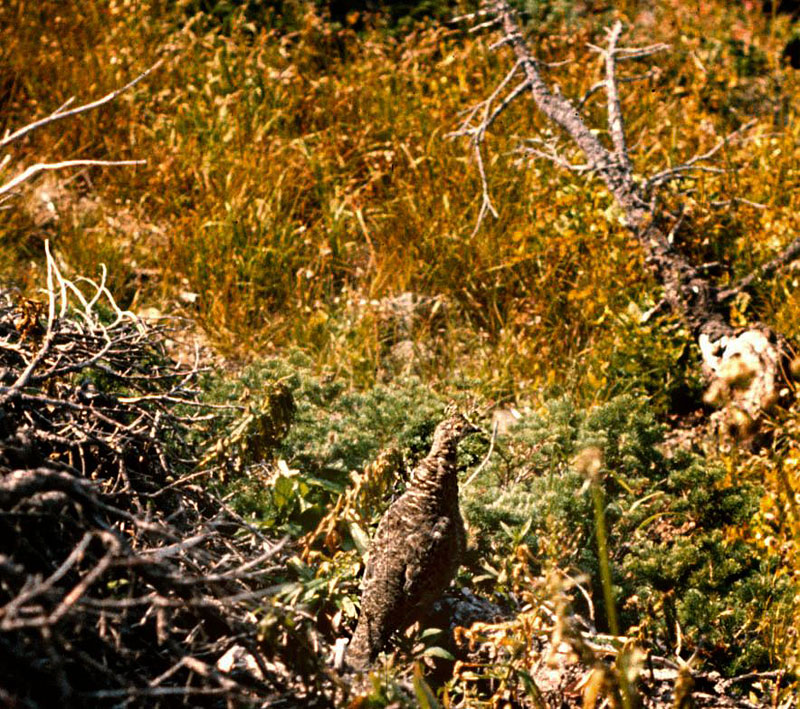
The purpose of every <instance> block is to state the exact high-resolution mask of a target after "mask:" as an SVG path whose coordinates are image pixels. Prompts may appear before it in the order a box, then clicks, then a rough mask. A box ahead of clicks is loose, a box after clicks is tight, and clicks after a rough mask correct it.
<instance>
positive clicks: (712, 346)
mask: <svg viewBox="0 0 800 709" xmlns="http://www.w3.org/2000/svg"><path fill="white" fill-rule="evenodd" d="M480 18H481V26H482V27H487V28H489V27H491V28H496V31H497V32H498V33H499V35H500V37H499V39H498V40H495V41H494V42H493V43H492V46H493V47H496V48H498V49H502V48H506V47H507V48H509V49H510V50H511V53H512V54H513V59H514V65H513V68H512V69H511V71H510V72H509V73H508V74H507V75H506V77H505V78H504V79H503V80H502V81H501V82H500V84H499V85H498V87H497V88H496V89H495V90H494V91H493V92H492V93H491V95H490V96H489V98H488V99H486V100H485V101H482V102H481V103H479V104H478V105H477V106H476V107H475V109H474V110H473V111H471V112H469V113H468V116H467V118H466V120H465V121H464V122H463V123H462V125H461V127H460V128H459V129H458V130H457V131H455V132H454V133H452V134H451V136H464V137H466V138H468V139H469V141H470V144H471V147H472V149H473V151H474V153H475V156H476V159H477V162H478V166H479V174H480V179H481V185H482V188H481V191H482V197H481V205H482V206H481V208H480V211H479V214H478V220H477V225H476V228H479V227H480V224H481V222H482V220H483V219H484V218H485V216H486V214H487V213H494V212H495V210H494V205H493V204H492V201H491V195H490V194H489V188H488V182H487V177H486V174H485V171H484V169H483V164H484V161H483V157H482V153H481V151H482V146H483V142H484V140H485V136H486V133H487V131H488V129H489V128H490V127H492V125H493V124H494V123H495V121H496V120H497V118H498V117H499V116H500V115H501V114H502V113H503V112H504V111H506V110H507V109H508V107H509V106H510V105H511V104H512V103H514V102H516V101H519V100H522V98H523V97H525V96H527V97H529V98H530V99H531V100H532V101H533V102H534V104H535V105H536V107H537V109H538V110H539V112H540V113H541V114H542V115H543V116H544V117H545V118H546V119H547V120H548V121H550V122H551V123H552V124H554V125H555V126H558V127H559V128H560V129H561V130H562V131H563V133H564V134H566V136H567V138H568V139H569V141H570V142H571V143H572V144H573V145H574V146H575V147H576V148H578V149H579V150H580V152H582V153H583V155H584V156H585V162H584V163H582V164H577V163H574V162H573V161H572V160H570V159H568V158H567V157H566V156H565V155H564V154H563V153H562V152H560V151H559V150H558V148H557V147H556V145H555V143H554V141H547V142H544V141H541V140H527V141H524V142H523V144H522V145H521V146H520V148H519V152H521V153H522V154H527V155H530V156H533V157H535V158H545V159H547V160H549V161H550V162H552V163H554V164H555V165H557V166H559V167H561V168H564V169H567V170H569V171H571V172H589V173H591V174H593V175H595V176H596V177H597V178H599V179H600V180H601V181H602V182H603V184H604V185H605V186H606V188H607V189H608V190H609V192H611V194H612V195H613V197H614V199H615V200H616V202H617V204H618V205H619V207H620V208H621V210H622V212H623V214H624V219H625V224H626V225H627V227H628V229H630V231H631V232H632V233H633V234H634V236H635V237H636V239H637V241H638V243H639V245H640V247H641V249H642V251H643V252H644V255H645V262H646V264H647V265H648V267H649V268H650V269H651V271H652V272H653V274H654V275H655V277H656V279H657V280H658V281H659V283H660V284H661V286H662V288H663V291H664V293H663V298H662V300H663V302H664V303H666V305H668V306H669V307H670V308H671V309H672V310H673V311H674V312H676V313H677V314H678V315H679V316H680V317H681V318H682V319H683V321H684V322H685V323H686V325H687V326H688V327H689V329H690V331H691V332H692V333H693V335H694V336H695V338H696V339H697V341H698V344H699V345H700V349H701V352H702V355H703V366H704V371H705V374H706V376H707V378H708V380H709V383H710V384H712V385H715V386H717V389H718V390H722V389H724V390H725V396H724V397H723V399H724V402H719V403H727V404H729V405H730V408H733V409H735V410H736V411H737V412H738V413H737V416H738V418H739V421H738V423H737V427H738V428H739V429H742V428H744V429H748V428H752V424H754V423H755V422H757V421H758V419H759V418H760V417H761V415H762V412H763V411H764V409H768V408H769V407H770V406H772V405H773V404H774V403H775V402H776V401H777V400H778V398H779V390H781V387H782V386H783V385H782V376H783V375H782V372H783V371H784V367H783V365H784V363H785V360H786V359H787V358H788V356H789V354H790V353H789V348H788V346H787V344H786V342H785V340H784V338H783V337H781V336H780V335H779V334H778V333H775V332H774V331H773V330H771V329H770V328H769V327H767V326H766V325H763V324H762V323H752V324H751V325H749V326H747V327H745V328H739V329H737V328H734V327H733V326H731V325H730V322H729V313H728V310H727V303H728V302H729V301H730V300H731V299H732V298H733V297H734V296H735V295H736V294H738V293H739V292H742V291H744V290H747V289H750V288H751V287H752V286H753V285H754V284H755V283H756V282H757V281H758V280H760V279H763V278H767V277H769V276H771V275H773V274H774V273H776V272H778V271H779V270H780V269H782V268H784V267H785V266H787V265H788V264H789V263H791V262H792V261H794V260H796V259H798V258H800V240H797V241H795V242H792V244H790V245H789V246H788V247H787V248H786V249H785V250H784V251H783V252H782V253H781V254H780V255H779V256H778V257H776V258H775V259H773V260H772V261H770V262H768V263H766V264H764V265H762V266H761V267H759V268H757V269H755V270H754V271H753V273H751V274H749V275H748V276H746V277H744V278H742V279H741V280H740V281H738V282H737V283H736V284H734V285H733V286H729V287H727V288H720V287H718V286H717V285H716V284H715V283H713V282H712V280H711V278H710V275H709V272H708V270H707V269H705V268H703V267H702V266H695V265H694V264H692V263H691V262H690V261H689V260H688V259H687V258H686V257H685V256H684V255H683V254H681V253H680V252H679V251H678V250H677V249H676V248H675V246H674V241H675V240H674V238H673V237H674V231H675V230H677V228H678V226H679V222H678V223H676V225H675V228H674V229H672V230H670V229H668V228H667V227H666V226H665V224H666V223H667V222H668V219H667V217H668V215H666V214H660V213H658V212H657V211H656V205H657V203H658V200H657V194H658V190H659V188H661V187H663V186H664V185H665V184H667V183H669V182H672V181H674V180H678V179H682V178H683V177H685V176H686V175H688V174H689V173H693V172H721V171H722V169H721V168H719V167H716V166H714V165H708V164H705V163H707V162H709V161H710V160H712V159H713V158H714V157H715V156H716V155H717V154H718V153H719V152H720V151H721V150H722V149H723V148H724V147H725V146H727V145H729V144H730V143H731V141H733V140H739V139H741V136H742V134H743V133H745V132H746V131H747V130H748V129H749V128H750V126H751V125H752V122H750V123H747V124H745V125H743V126H741V127H740V128H739V129H738V130H736V131H734V133H732V134H730V135H729V136H727V137H725V138H723V139H721V140H719V141H718V142H717V143H716V144H715V145H714V146H713V147H711V148H710V149H708V150H706V151H704V152H700V153H698V154H697V155H695V156H693V157H691V158H689V159H688V160H686V161H685V162H684V163H682V164H679V165H675V166H672V167H669V168H665V169H662V170H660V171H658V172H656V173H655V174H653V175H651V176H650V177H645V176H639V175H636V174H635V173H634V168H633V164H632V162H631V158H630V154H629V147H628V141H627V136H626V133H625V124H624V119H623V115H622V109H621V100H620V92H619V85H620V82H625V81H626V79H624V78H623V79H619V77H618V72H617V64H618V63H619V62H620V61H625V60H629V59H641V58H644V57H649V56H652V55H654V54H656V53H658V52H662V51H664V50H665V49H667V48H668V45H664V44H653V45H650V46H646V47H639V48H637V47H631V48H628V47H621V46H620V44H619V43H620V40H621V37H622V33H623V25H622V23H620V22H616V23H615V24H614V25H613V26H612V27H611V28H610V29H609V30H608V31H607V41H606V44H605V46H603V47H600V46H596V45H590V49H591V50H592V51H595V52H597V53H599V54H600V55H601V57H602V59H603V65H604V72H605V78H604V79H603V80H602V81H599V82H597V83H596V84H594V85H593V86H592V87H591V88H590V89H589V91H588V92H586V94H585V95H584V96H583V98H582V99H581V100H580V101H579V102H578V104H577V106H578V108H576V107H575V106H573V104H572V103H571V102H570V100H569V99H568V98H566V97H565V96H564V95H562V94H561V92H560V91H559V90H557V89H556V88H551V87H550V86H549V85H548V84H547V82H546V81H545V80H544V78H543V77H542V74H541V71H540V69H541V67H542V66H543V65H542V63H541V62H540V61H539V59H538V58H537V57H536V55H535V53H534V51H533V50H532V48H531V47H530V46H529V44H528V42H527V41H526V39H525V37H524V36H523V33H522V30H521V26H520V21H519V17H518V15H517V12H516V11H515V10H514V9H513V8H512V7H511V5H510V4H509V3H508V0H486V1H485V2H484V4H483V6H482V8H481V14H480ZM517 74H521V75H522V76H523V80H522V82H520V83H519V84H518V85H517V86H516V88H515V89H513V91H512V92H511V93H509V94H508V95H507V96H506V97H505V98H504V99H500V96H501V94H502V92H503V90H504V89H505V87H506V86H507V85H508V84H509V82H510V80H511V77H513V76H516V75H517ZM634 78H638V77H629V79H634ZM600 90H604V91H605V93H606V98H607V106H606V117H607V123H606V126H605V127H604V128H605V130H606V131H607V133H608V135H609V136H610V139H611V140H610V142H611V146H610V147H606V145H604V144H603V142H602V140H601V138H600V134H601V131H597V130H592V129H591V128H590V127H589V125H588V124H587V122H586V120H585V119H584V118H583V117H582V116H581V114H580V112H579V110H580V108H581V107H582V106H583V105H584V104H585V103H586V101H587V100H588V99H589V97H590V96H592V95H594V94H595V93H597V92H598V91H600ZM498 101H499V103H498ZM495 104H496V105H495ZM679 221H680V220H679Z"/></svg>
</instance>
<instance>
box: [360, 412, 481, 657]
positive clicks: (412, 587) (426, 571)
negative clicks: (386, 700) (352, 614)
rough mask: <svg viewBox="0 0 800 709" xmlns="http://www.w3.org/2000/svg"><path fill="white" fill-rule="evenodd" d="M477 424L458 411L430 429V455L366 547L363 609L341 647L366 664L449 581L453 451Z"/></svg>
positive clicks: (454, 545) (458, 553)
mask: <svg viewBox="0 0 800 709" xmlns="http://www.w3.org/2000/svg"><path fill="white" fill-rule="evenodd" d="M478 430H479V429H478V428H476V427H475V426H473V425H472V424H471V423H470V422H469V420H468V419H467V418H466V416H464V415H463V414H460V413H455V414H451V415H450V416H449V417H448V418H447V419H445V420H444V421H442V422H441V423H440V424H439V425H438V426H437V427H436V430H435V431H434V434H433V444H432V445H431V450H430V453H429V454H428V455H427V456H426V457H425V458H424V459H423V460H422V461H420V463H419V464H418V465H417V466H416V468H415V469H414V470H413V471H412V474H411V477H410V480H409V483H408V486H407V487H406V490H405V492H404V493H403V494H402V495H401V496H400V497H399V498H398V499H397V500H395V502H394V503H392V505H391V506H390V507H389V509H388V510H387V511H386V513H385V514H384V515H383V517H382V518H381V521H380V523H379V524H378V528H377V530H376V532H375V536H374V538H373V540H372V542H371V544H370V547H369V556H368V559H367V564H366V569H365V572H364V584H363V591H362V594H361V612H360V615H359V618H358V622H357V624H356V629H355V631H354V633H353V636H352V639H351V640H350V644H349V646H348V649H347V653H346V658H345V659H346V662H347V664H348V665H349V666H350V667H351V668H354V669H365V668H367V667H368V666H369V665H371V664H372V663H373V662H374V661H375V659H376V658H377V656H378V653H379V652H380V651H381V650H382V649H383V648H384V646H385V645H386V643H387V642H388V640H389V638H390V637H391V636H392V634H393V633H394V632H395V631H397V630H403V629H405V628H407V627H408V626H409V625H411V624H412V623H414V622H416V621H417V620H420V619H421V617H422V616H423V615H424V612H425V611H426V610H430V606H431V605H432V604H433V603H434V602H435V601H436V600H437V599H438V598H439V597H440V596H441V595H442V593H443V591H444V590H445V589H446V588H447V586H448V585H449V584H450V581H451V580H452V579H453V576H454V575H455V572H456V570H457V569H458V567H459V565H460V563H461V558H462V557H463V555H464V552H465V550H466V534H465V532H464V520H463V519H462V517H461V511H460V510H459V506H458V478H457V471H456V449H457V446H458V443H459V441H461V439H462V438H464V436H466V435H469V434H470V433H476V432H477V431H478Z"/></svg>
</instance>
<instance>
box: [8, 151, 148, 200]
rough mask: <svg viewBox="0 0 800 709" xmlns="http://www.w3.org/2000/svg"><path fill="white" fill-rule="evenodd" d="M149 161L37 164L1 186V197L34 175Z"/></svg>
mask: <svg viewBox="0 0 800 709" xmlns="http://www.w3.org/2000/svg"><path fill="white" fill-rule="evenodd" d="M145 164H147V160H63V161H62V162H37V163H35V164H34V165H31V166H30V167H28V168H26V169H25V170H23V171H22V172H21V173H19V174H18V175H17V176H16V177H12V178H11V179H10V180H9V181H8V182H6V183H5V184H4V185H0V197H2V196H3V195H5V194H8V193H9V192H11V191H12V190H14V189H15V188H16V187H19V186H20V185H21V184H22V183H23V182H25V181H27V180H29V179H31V177H33V176H34V175H38V174H39V173H40V172H45V171H48V170H63V169H65V168H70V167H111V166H118V165H145Z"/></svg>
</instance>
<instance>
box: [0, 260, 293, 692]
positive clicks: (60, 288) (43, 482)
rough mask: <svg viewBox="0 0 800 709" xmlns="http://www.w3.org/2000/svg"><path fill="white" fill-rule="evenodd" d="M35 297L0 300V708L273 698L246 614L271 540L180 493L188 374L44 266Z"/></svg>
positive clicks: (270, 672) (188, 467)
mask: <svg viewBox="0 0 800 709" xmlns="http://www.w3.org/2000/svg"><path fill="white" fill-rule="evenodd" d="M47 290H48V293H47V299H46V302H44V303H36V302H33V301H29V300H25V299H23V298H20V297H17V296H16V295H14V294H13V293H12V292H10V291H0V385H1V386H0V705H4V706H15V707H36V706H62V707H65V706H106V705H114V706H142V705H146V706H166V705H170V706H172V705H176V704H182V705H183V704H188V705H191V706H207V705H212V706H216V705H222V706H225V705H230V704H231V702H233V703H234V704H235V705H237V706H242V705H245V704H250V703H263V702H264V701H265V700H274V699H276V698H279V697H281V696H283V697H286V696H287V695H286V690H285V687H284V686H283V685H282V684H281V681H280V680H279V679H278V677H277V672H276V666H275V665H274V664H271V663H269V662H267V661H266V660H265V659H264V657H265V655H266V652H265V651H264V649H263V648H261V647H259V646H258V639H257V636H258V633H257V626H256V623H255V620H254V616H253V615H252V613H251V610H252V609H253V607H254V605H255V604H256V603H257V602H258V599H259V598H264V597H265V596H267V595H269V594H270V593H271V592H272V590H271V589H270V588H269V578H270V575H271V574H272V573H274V571H275V569H276V567H277V564H278V563H279V562H280V560H281V559H280V544H275V543H273V542H272V541H271V540H268V539H266V538H265V537H263V536H261V535H260V534H259V533H258V532H257V531H256V530H254V529H252V528H250V527H248V526H247V525H246V524H245V523H244V522H243V521H242V520H241V519H240V518H238V517H237V516H236V515H235V514H234V513H233V512H230V511H228V510H227V508H226V506H225V505H224V504H223V503H222V502H221V501H219V500H217V499H215V498H214V497H213V495H212V494H211V493H210V492H208V491H206V490H204V489H202V488H201V487H199V486H197V485H196V484H195V483H197V482H198V480H197V477H198V472H197V471H196V463H197V458H196V456H195V452H194V448H195V447H196V446H194V445H193V443H192V435H194V434H193V431H196V430H197V429H198V426H199V424H201V423H202V422H203V421H208V420H210V419H211V418H212V417H214V416H216V415H218V414H220V413H221V412H220V411H215V410H214V409H213V408H210V407H208V406H206V405H203V404H201V402H200V401H199V397H198V391H197V390H195V389H193V388H192V387H193V386H194V384H193V382H194V380H195V378H196V376H197V374H198V371H199V370H198V367H197V366H188V367H187V366H179V365H176V364H175V363H174V362H172V361H170V360H169V359H168V358H167V357H166V355H165V352H164V345H163V339H164V337H163V332H162V331H159V330H158V329H154V328H151V327H148V326H145V325H144V324H143V323H142V322H141V321H139V320H138V319H137V318H136V317H135V316H133V315H132V314H131V313H127V312H123V311H121V310H120V309H119V308H118V307H117V306H116V304H115V303H114V300H113V298H111V296H110V294H109V293H108V291H107V290H106V288H105V286H104V285H103V284H102V283H100V284H95V283H92V282H91V281H80V282H77V284H76V283H72V282H70V281H68V280H66V279H65V278H63V277H62V276H61V274H60V273H59V270H58V268H57V266H56V264H55V262H54V261H53V259H52V258H51V257H49V254H48V289H47ZM87 293H89V295H87ZM234 660H235V661H234Z"/></svg>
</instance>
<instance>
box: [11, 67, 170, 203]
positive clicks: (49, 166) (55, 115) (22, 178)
mask: <svg viewBox="0 0 800 709" xmlns="http://www.w3.org/2000/svg"><path fill="white" fill-rule="evenodd" d="M162 63H163V60H159V61H157V62H156V63H155V64H153V66H151V67H150V68H149V69H146V70H145V71H143V72H142V73H141V74H139V75H138V76H137V77H136V78H134V79H132V80H131V81H129V82H128V83H127V84H125V85H124V86H121V87H120V88H118V89H114V90H113V91H111V92H109V93H108V94H106V95H105V96H103V97H102V98H99V99H97V100H95V101H90V102H89V103H84V104H81V105H80V106H76V107H75V108H70V106H71V105H72V104H73V103H74V102H75V97H74V96H73V97H72V98H70V99H69V100H67V101H66V102H65V103H64V104H63V105H62V106H60V107H59V108H57V109H56V110H55V111H53V112H52V113H51V114H50V115H48V116H45V117H44V118H40V119H39V120H37V121H32V122H31V123H28V124H26V125H24V126H22V127H21V128H18V129H17V130H15V131H13V132H11V131H6V134H5V135H4V136H3V137H2V138H0V149H2V148H7V147H8V146H10V145H11V144H12V143H15V142H17V141H19V140H22V138H24V137H25V136H27V135H29V134H30V133H32V132H33V131H35V130H37V129H39V128H43V127H45V126H48V125H50V124H51V123H55V122H56V121H61V120H64V119H65V118H74V117H75V116H79V115H81V114H82V113H88V112H89V111H94V110H96V109H98V108H101V107H102V106H105V105H107V104H109V103H112V102H113V101H114V100H116V99H117V98H118V97H119V96H120V95H122V94H124V93H125V92H126V91H129V90H130V89H132V88H133V87H134V86H136V85H137V84H138V83H139V82H140V81H142V80H143V79H145V78H146V77H148V76H149V75H150V74H151V73H152V72H154V71H155V70H156V69H157V68H158V67H160V66H161V64H162ZM6 158H8V156H6ZM6 162H7V160H4V161H3V163H2V164H0V172H2V169H3V168H4V167H5V165H6ZM146 163H147V161H146V160H93V159H79V160H63V161H59V162H37V163H35V164H33V165H30V166H29V167H27V168H25V169H23V170H21V171H20V172H19V173H18V174H16V175H15V176H14V177H12V178H10V179H8V180H6V181H5V182H3V183H0V204H2V203H3V202H4V201H5V200H7V199H8V198H9V197H11V196H12V195H13V194H14V191H15V190H16V189H17V188H18V187H19V186H20V185H22V184H23V183H25V182H27V181H28V180H30V179H31V178H33V177H35V176H36V175H38V174H39V173H41V172H48V171H53V170H65V169H68V168H71V167H116V166H126V165H144V164H146Z"/></svg>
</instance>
